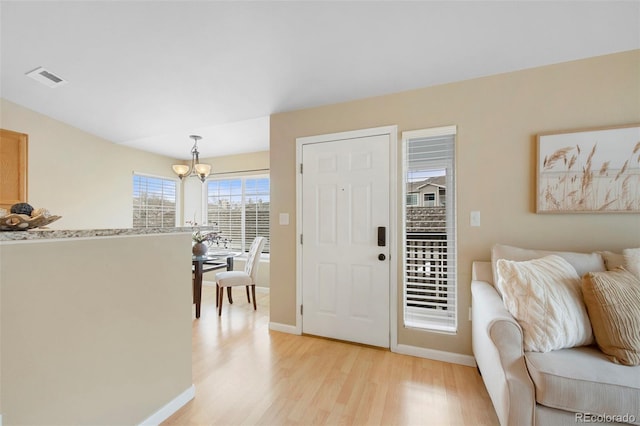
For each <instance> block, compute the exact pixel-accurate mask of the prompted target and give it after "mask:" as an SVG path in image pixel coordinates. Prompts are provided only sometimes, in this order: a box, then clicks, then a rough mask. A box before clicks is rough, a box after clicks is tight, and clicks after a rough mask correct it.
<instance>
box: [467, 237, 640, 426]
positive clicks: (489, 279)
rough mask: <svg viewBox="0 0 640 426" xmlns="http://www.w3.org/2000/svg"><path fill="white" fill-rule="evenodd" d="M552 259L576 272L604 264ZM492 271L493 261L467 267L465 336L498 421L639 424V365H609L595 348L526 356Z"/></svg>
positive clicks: (513, 425) (572, 257)
mask: <svg viewBox="0 0 640 426" xmlns="http://www.w3.org/2000/svg"><path fill="white" fill-rule="evenodd" d="M494 251H495V248H494ZM546 253H548V252H546ZM558 254H559V255H563V254H564V256H563V257H564V258H565V259H566V260H567V261H568V262H569V263H571V264H572V266H574V267H575V269H576V270H577V272H578V273H579V274H580V275H582V274H583V273H585V272H588V271H590V270H593V271H596V270H604V267H605V266H604V262H603V261H602V259H600V260H598V259H597V255H596V256H595V257H594V255H593V254H589V255H585V256H581V255H580V254H573V253H562V254H561V253H558ZM589 256H590V257H589ZM492 257H495V252H494V253H493V254H492ZM516 257H517V256H516ZM525 257H526V256H525ZM512 260H526V259H517V258H516V259H512ZM493 261H494V263H493V264H495V258H494V259H493ZM493 271H494V267H493V265H492V262H474V263H473V274H472V280H473V281H472V283H471V292H472V302H473V309H472V321H473V323H472V337H473V352H474V356H475V358H476V362H477V365H478V369H479V370H480V373H481V374H482V378H483V380H484V383H485V385H486V388H487V391H488V392H489V395H490V397H491V400H492V402H493V405H494V408H495V410H496V413H497V415H498V419H499V420H500V424H501V425H502V426H507V425H508V426H527V425H540V426H542V425H544V426H550V425H576V424H580V423H598V424H619V423H630V424H635V425H640V366H634V367H630V366H624V365H619V364H615V363H613V362H611V361H609V359H607V357H605V355H604V354H603V353H602V352H601V351H600V350H599V349H598V347H597V346H595V345H594V346H582V347H576V348H571V349H562V350H555V351H551V352H547V353H541V352H525V351H524V350H523V332H522V328H521V327H520V325H519V324H518V322H517V321H516V320H515V319H514V317H513V316H512V315H511V314H510V313H509V311H508V310H507V309H506V308H505V306H504V304H503V301H502V298H501V296H500V294H499V292H498V291H497V290H496V288H495V287H494V285H493V282H494V281H495V279H494V272H493Z"/></svg>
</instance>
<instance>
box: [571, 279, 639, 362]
mask: <svg viewBox="0 0 640 426" xmlns="http://www.w3.org/2000/svg"><path fill="white" fill-rule="evenodd" d="M582 281H583V283H582V292H583V293H584V302H585V304H586V305H587V311H588V312H589V317H590V318H591V325H592V327H593V334H594V335H595V338H596V343H597V344H598V346H599V347H600V350H601V351H602V352H604V353H605V354H606V355H607V356H608V358H609V359H610V360H611V361H613V362H615V363H617V364H624V365H640V279H638V278H637V277H636V276H634V275H633V274H632V273H630V272H628V271H627V270H625V269H623V268H619V269H617V270H615V271H608V272H590V273H588V274H586V275H585V276H584V277H583V279H582Z"/></svg>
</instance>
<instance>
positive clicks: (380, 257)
mask: <svg viewBox="0 0 640 426" xmlns="http://www.w3.org/2000/svg"><path fill="white" fill-rule="evenodd" d="M386 258H387V256H385V255H384V254H382V253H380V254H379V255H378V260H385V259H386Z"/></svg>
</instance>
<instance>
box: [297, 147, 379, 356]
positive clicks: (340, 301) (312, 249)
mask: <svg viewBox="0 0 640 426" xmlns="http://www.w3.org/2000/svg"><path fill="white" fill-rule="evenodd" d="M389 144H390V142H389V135H379V136H369V137H363V138H355V139H347V140H339V141H331V142H323V143H314V144H307V145H303V147H302V160H303V164H304V173H303V175H302V218H301V220H302V232H303V236H304V237H303V238H304V242H303V245H302V301H303V305H304V314H303V319H302V330H303V332H304V333H308V334H315V335H320V336H325V337H332V338H337V339H342V340H348V341H354V342H359V343H365V344H370V345H376V346H384V347H389V262H388V258H389V252H388V251H389V249H388V247H378V245H377V243H378V231H377V230H378V227H380V226H384V227H387V229H389ZM379 254H384V255H385V257H386V259H385V260H383V261H380V260H378V255H379Z"/></svg>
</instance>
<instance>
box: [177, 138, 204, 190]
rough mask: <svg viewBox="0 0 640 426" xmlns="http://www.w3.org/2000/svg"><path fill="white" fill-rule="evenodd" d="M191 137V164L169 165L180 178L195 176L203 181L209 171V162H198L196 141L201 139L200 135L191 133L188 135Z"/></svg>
mask: <svg viewBox="0 0 640 426" xmlns="http://www.w3.org/2000/svg"><path fill="white" fill-rule="evenodd" d="M189 137H190V138H191V139H193V147H192V148H191V166H187V165H186V164H174V165H173V166H171V168H172V169H173V172H174V173H175V174H177V175H178V177H179V178H180V180H182V178H184V177H189V176H195V177H197V178H198V179H200V181H202V182H204V180H205V179H206V178H207V176H209V174H210V173H211V164H204V163H201V162H200V158H199V155H200V153H199V152H198V141H199V140H200V139H202V136H198V135H191V136H189Z"/></svg>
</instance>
